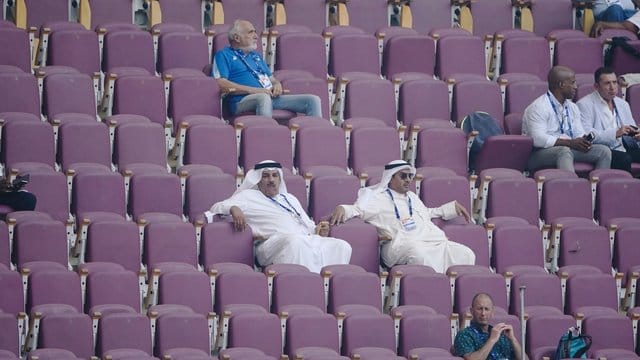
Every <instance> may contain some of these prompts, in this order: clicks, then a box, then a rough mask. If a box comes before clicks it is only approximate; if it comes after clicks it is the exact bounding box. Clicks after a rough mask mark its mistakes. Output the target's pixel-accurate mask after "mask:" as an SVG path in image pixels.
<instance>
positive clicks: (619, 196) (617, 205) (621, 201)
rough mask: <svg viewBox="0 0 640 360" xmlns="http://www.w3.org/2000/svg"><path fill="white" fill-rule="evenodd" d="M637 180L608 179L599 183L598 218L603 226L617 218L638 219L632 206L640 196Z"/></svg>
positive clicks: (639, 184)
mask: <svg viewBox="0 0 640 360" xmlns="http://www.w3.org/2000/svg"><path fill="white" fill-rule="evenodd" d="M638 191H640V181H638V180H637V179H630V178H627V179H607V180H602V181H601V182H599V183H598V192H597V193H596V213H595V215H596V218H597V219H598V220H600V223H601V224H606V223H608V222H609V221H610V220H611V219H613V218H617V217H636V215H634V214H636V212H635V210H634V207H633V206H632V204H634V203H636V201H637V200H636V199H637V198H638V197H639V196H640V193H638Z"/></svg>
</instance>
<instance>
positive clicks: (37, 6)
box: [24, 0, 71, 28]
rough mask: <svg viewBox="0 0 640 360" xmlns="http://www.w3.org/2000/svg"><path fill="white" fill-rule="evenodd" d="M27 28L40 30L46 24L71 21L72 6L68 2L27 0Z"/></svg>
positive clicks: (25, 3) (59, 0)
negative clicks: (70, 7)
mask: <svg viewBox="0 0 640 360" xmlns="http://www.w3.org/2000/svg"><path fill="white" fill-rule="evenodd" d="M24 5H25V7H26V13H27V15H26V20H27V27H32V26H34V27H37V28H39V27H40V26H41V25H43V24H44V23H46V22H51V21H69V20H71V19H69V13H70V11H71V9H69V6H71V4H70V3H69V2H68V1H67V0H53V1H39V0H25V2H24Z"/></svg>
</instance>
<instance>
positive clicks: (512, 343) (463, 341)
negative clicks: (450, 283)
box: [453, 293, 523, 360]
mask: <svg viewBox="0 0 640 360" xmlns="http://www.w3.org/2000/svg"><path fill="white" fill-rule="evenodd" d="M471 315H472V317H473V318H472V319H471V324H470V325H469V326H468V327H467V328H465V329H464V330H462V331H460V332H459V333H458V335H456V340H455V342H454V344H453V347H454V352H455V355H456V356H461V357H463V358H464V359H465V360H485V359H488V360H489V359H490V360H502V359H510V360H512V359H515V360H523V359H522V358H521V354H522V347H521V346H520V343H519V342H518V339H516V336H515V334H514V332H513V327H512V326H511V325H509V324H505V323H499V324H496V325H494V326H491V325H489V322H490V321H491V319H492V318H493V300H492V299H491V296H489V295H488V294H485V293H479V294H476V295H475V296H474V297H473V301H472V302H471Z"/></svg>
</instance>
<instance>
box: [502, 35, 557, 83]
mask: <svg viewBox="0 0 640 360" xmlns="http://www.w3.org/2000/svg"><path fill="white" fill-rule="evenodd" d="M549 58H550V55H549V42H548V41H547V39H545V38H544V37H541V36H535V37H514V38H509V39H505V40H504V41H503V42H502V63H501V67H500V73H501V74H508V73H527V74H533V75H536V76H537V77H538V78H539V79H540V80H545V79H546V78H547V73H548V72H549V69H551V62H550V60H549Z"/></svg>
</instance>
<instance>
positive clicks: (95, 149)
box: [57, 121, 111, 170]
mask: <svg viewBox="0 0 640 360" xmlns="http://www.w3.org/2000/svg"><path fill="white" fill-rule="evenodd" d="M57 156H58V162H59V163H60V165H61V166H62V168H63V169H65V170H68V169H73V168H74V166H81V165H76V164H83V163H84V164H86V163H89V164H98V165H103V166H104V167H105V169H106V170H110V168H111V148H110V144H109V129H108V128H107V126H106V125H105V124H103V123H99V122H95V121H93V122H78V123H75V122H73V123H66V124H64V125H63V126H60V128H59V129H58V152H57Z"/></svg>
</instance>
